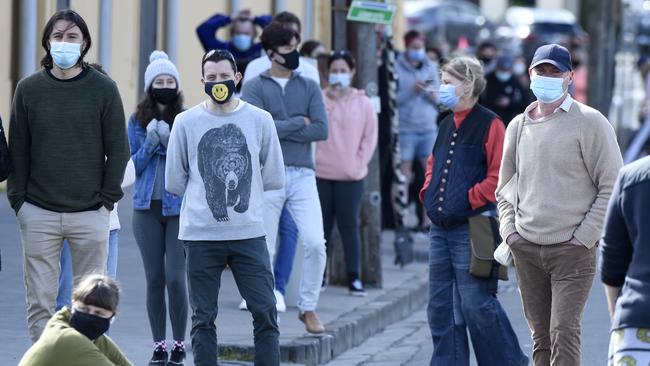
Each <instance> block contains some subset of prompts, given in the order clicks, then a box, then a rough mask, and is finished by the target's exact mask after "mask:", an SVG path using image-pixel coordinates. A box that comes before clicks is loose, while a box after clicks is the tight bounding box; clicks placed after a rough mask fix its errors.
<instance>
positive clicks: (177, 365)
mask: <svg viewBox="0 0 650 366" xmlns="http://www.w3.org/2000/svg"><path fill="white" fill-rule="evenodd" d="M183 361H185V351H184V350H183V349H181V348H174V349H173V350H172V354H171V356H170V357H169V361H168V362H167V366H183V365H185V364H184V363H183Z"/></svg>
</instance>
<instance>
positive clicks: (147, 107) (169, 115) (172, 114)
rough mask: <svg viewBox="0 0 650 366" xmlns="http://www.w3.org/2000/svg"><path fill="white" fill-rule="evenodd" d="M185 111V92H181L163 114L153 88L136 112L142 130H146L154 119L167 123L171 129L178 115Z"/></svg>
mask: <svg viewBox="0 0 650 366" xmlns="http://www.w3.org/2000/svg"><path fill="white" fill-rule="evenodd" d="M182 111H183V92H181V91H179V92H178V95H177V96H176V100H175V101H174V102H172V103H170V104H168V105H166V106H165V108H163V110H162V112H161V111H159V110H158V104H157V103H156V101H155V100H154V99H153V96H152V95H151V87H149V91H148V92H147V94H145V96H144V97H143V98H142V100H141V101H140V103H138V106H137V107H136V110H135V119H136V120H137V121H138V122H139V123H140V126H142V128H144V129H146V128H147V125H148V124H149V122H151V120H152V119H153V118H155V119H157V120H159V121H165V122H167V123H168V124H169V128H170V129H171V127H172V125H173V124H174V118H176V115H177V114H179V113H181V112H182Z"/></svg>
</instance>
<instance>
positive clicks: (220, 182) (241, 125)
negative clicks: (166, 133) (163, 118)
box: [165, 100, 284, 241]
mask: <svg viewBox="0 0 650 366" xmlns="http://www.w3.org/2000/svg"><path fill="white" fill-rule="evenodd" d="M207 103H208V102H207V101H206V102H202V103H201V104H199V105H197V106H195V107H193V108H191V109H188V110H187V111H185V112H183V113H180V114H179V115H177V116H176V119H175V120H174V128H172V131H171V136H170V138H169V145H168V147H167V163H166V167H165V189H166V190H167V191H169V192H171V193H175V194H177V195H182V196H183V202H182V204H181V212H180V229H179V235H178V238H179V239H181V240H187V241H230V240H244V239H251V238H256V237H260V236H264V235H266V233H265V231H264V219H263V212H262V210H263V204H264V198H263V193H264V191H270V190H276V189H281V188H283V187H284V161H283V159H282V149H281V147H280V141H279V140H278V135H277V132H276V129H275V124H274V123H273V118H271V115H270V114H269V113H267V112H265V111H263V110H261V109H259V108H257V107H255V106H253V105H250V104H248V103H246V102H244V101H241V100H240V101H239V105H238V106H237V108H236V109H235V110H234V111H233V112H230V113H227V114H217V113H214V112H212V111H210V110H209V109H208V108H207Z"/></svg>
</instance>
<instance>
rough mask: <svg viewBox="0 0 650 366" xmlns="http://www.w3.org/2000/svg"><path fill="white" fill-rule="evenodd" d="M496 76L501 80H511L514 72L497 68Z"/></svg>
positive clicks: (503, 81)
mask: <svg viewBox="0 0 650 366" xmlns="http://www.w3.org/2000/svg"><path fill="white" fill-rule="evenodd" d="M494 76H495V77H496V78H497V80H499V81H500V82H502V83H505V82H506V81H508V80H510V78H511V77H512V73H511V72H510V71H501V70H497V71H495V72H494Z"/></svg>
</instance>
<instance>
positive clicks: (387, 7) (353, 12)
mask: <svg viewBox="0 0 650 366" xmlns="http://www.w3.org/2000/svg"><path fill="white" fill-rule="evenodd" d="M395 10H396V7H395V4H385V3H378V2H375V1H353V2H352V5H351V6H350V10H348V16H347V19H348V20H352V21H355V22H364V23H379V24H392V23H393V17H394V16H395Z"/></svg>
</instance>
